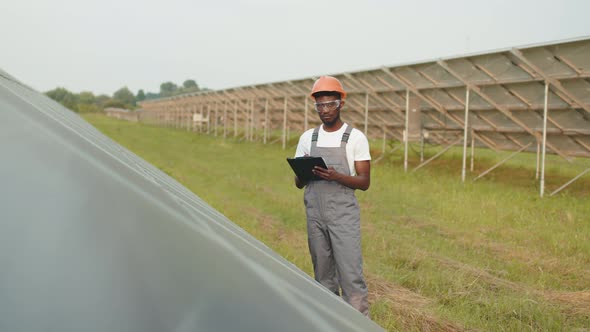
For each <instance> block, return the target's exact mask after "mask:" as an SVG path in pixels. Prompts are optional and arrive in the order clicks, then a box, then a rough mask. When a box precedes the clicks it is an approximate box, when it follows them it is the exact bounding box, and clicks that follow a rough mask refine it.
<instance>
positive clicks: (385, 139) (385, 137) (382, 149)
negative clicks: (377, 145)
mask: <svg viewBox="0 0 590 332" xmlns="http://www.w3.org/2000/svg"><path fill="white" fill-rule="evenodd" d="M386 141H387V133H386V132H385V127H383V145H382V146H381V155H384V154H385V142H386Z"/></svg>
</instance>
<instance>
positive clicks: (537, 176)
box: [535, 138, 541, 180]
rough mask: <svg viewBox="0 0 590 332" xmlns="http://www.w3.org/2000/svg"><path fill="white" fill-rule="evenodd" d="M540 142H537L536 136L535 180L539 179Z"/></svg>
mask: <svg viewBox="0 0 590 332" xmlns="http://www.w3.org/2000/svg"><path fill="white" fill-rule="evenodd" d="M540 157H541V142H539V138H537V167H536V168H535V180H539V166H540V163H541V159H540Z"/></svg>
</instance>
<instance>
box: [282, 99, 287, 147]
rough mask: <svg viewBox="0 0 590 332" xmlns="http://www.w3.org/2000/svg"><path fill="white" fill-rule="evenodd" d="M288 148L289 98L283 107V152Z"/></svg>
mask: <svg viewBox="0 0 590 332" xmlns="http://www.w3.org/2000/svg"><path fill="white" fill-rule="evenodd" d="M286 148H287V97H285V104H284V106H283V150H285V149H286Z"/></svg>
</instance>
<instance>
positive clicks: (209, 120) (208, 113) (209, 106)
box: [207, 104, 211, 135]
mask: <svg viewBox="0 0 590 332" xmlns="http://www.w3.org/2000/svg"><path fill="white" fill-rule="evenodd" d="M209 134H211V105H210V104H207V135H209Z"/></svg>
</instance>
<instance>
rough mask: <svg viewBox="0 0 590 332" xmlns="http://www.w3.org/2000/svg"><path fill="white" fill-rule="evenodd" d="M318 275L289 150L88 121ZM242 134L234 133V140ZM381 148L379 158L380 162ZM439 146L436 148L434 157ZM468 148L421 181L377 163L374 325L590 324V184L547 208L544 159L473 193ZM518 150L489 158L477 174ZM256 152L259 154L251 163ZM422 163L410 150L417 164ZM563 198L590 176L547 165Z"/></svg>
mask: <svg viewBox="0 0 590 332" xmlns="http://www.w3.org/2000/svg"><path fill="white" fill-rule="evenodd" d="M84 117H85V119H87V120H88V121H89V122H90V123H92V124H93V125H95V126H96V127H97V128H99V129H100V130H101V131H103V132H104V133H105V134H106V135H108V136H110V137H111V138H113V139H115V140H116V141H118V142H119V143H120V144H122V145H124V146H126V147H127V148H129V149H130V150H131V151H133V152H135V153H136V154H138V155H139V156H141V157H142V158H144V159H146V160H147V161H149V162H150V163H152V164H154V165H155V166H157V167H158V168H160V169H162V170H163V171H165V172H166V173H168V174H169V175H170V176H172V177H174V178H176V179H177V180H179V181H180V182H181V183H183V184H184V185H185V186H186V187H188V188H189V189H190V190H192V191H193V192H195V193H196V194H197V195H198V196H200V197H201V198H202V199H203V200H205V201H207V202H208V203H209V204H210V205H212V206H213V207H214V208H216V209H217V210H219V211H220V212H221V213H223V214H224V215H226V216H227V217H228V218H229V219H231V220H232V221H234V222H235V223H236V224H238V225H239V226H241V227H242V228H244V229H245V230H246V231H248V232H249V233H251V234H252V235H253V236H255V237H256V238H258V239H259V240H261V241H263V242H264V243H266V244H267V245H268V246H269V247H271V248H272V249H274V250H275V251H277V252H278V253H279V254H281V255H282V256H283V257H285V258H286V259H288V260H289V261H291V262H293V263H294V264H296V265H297V266H299V267H300V268H301V269H302V270H304V271H305V272H307V273H309V274H311V271H312V269H311V262H310V259H309V255H308V251H307V240H306V233H305V232H306V227H305V211H304V207H303V198H302V196H303V193H302V191H300V190H298V189H296V188H295V186H294V185H293V176H292V174H291V170H290V168H289V166H288V164H287V163H286V162H285V158H286V157H290V156H292V155H293V154H294V150H295V146H294V145H295V144H296V142H297V138H296V137H294V136H295V135H291V139H290V140H289V144H288V148H287V149H286V150H282V149H281V144H280V143H281V141H280V140H279V143H278V144H267V145H262V144H261V143H252V142H247V141H245V140H241V141H240V140H236V139H233V137H232V138H228V139H225V140H224V139H223V138H222V137H219V136H218V137H212V136H207V135H199V134H197V133H190V132H187V131H183V130H176V129H172V128H158V127H152V126H148V125H143V124H135V123H128V122H122V121H118V120H113V119H110V118H106V117H104V116H99V115H85V116H84ZM229 136H230V137H231V135H229ZM372 146H377V147H379V148H378V149H376V150H374V151H373V155H374V157H376V156H377V155H378V154H379V151H380V147H381V143H380V142H375V143H374V144H372ZM436 149H437V148H436V147H428V148H427V149H426V151H427V155H428V156H429V155H433V154H434V153H435V152H436ZM461 152H462V151H461V149H451V150H450V151H449V152H448V153H447V154H445V155H444V156H443V158H441V159H439V160H436V161H435V162H433V164H432V165H428V166H427V167H425V168H424V169H421V170H419V171H417V172H415V173H404V171H403V152H397V153H394V154H391V155H387V156H386V157H385V158H383V160H381V161H380V162H379V163H377V164H374V165H373V167H372V178H371V188H370V189H369V190H368V191H366V192H358V193H357V197H358V198H359V202H360V204H361V209H362V231H363V251H364V259H365V270H366V274H367V277H368V280H369V287H370V291H371V302H372V307H371V317H372V318H373V320H375V321H376V322H377V323H378V324H380V325H381V326H383V327H384V328H386V329H387V330H400V331H407V330H427V329H430V330H453V329H479V330H486V331H563V330H566V331H567V330H570V331H571V330H584V329H587V328H588V327H590V318H589V317H590V217H589V216H590V199H589V198H588V197H589V188H590V180H589V176H585V177H583V178H582V179H580V180H578V182H577V183H575V185H572V187H571V188H570V189H568V190H566V191H564V192H563V193H560V194H558V195H556V196H553V197H545V198H539V195H538V181H536V180H535V156H534V154H521V155H519V156H517V157H516V158H515V159H513V160H511V161H510V162H509V163H507V164H506V165H503V166H501V167H500V168H498V169H496V170H494V171H493V172H492V173H490V174H489V175H488V176H487V177H485V178H483V179H481V180H479V181H477V182H472V181H471V179H472V178H473V177H475V176H474V175H472V174H470V175H469V179H468V181H467V182H466V183H465V184H463V183H461V180H460V175H461ZM507 154H509V153H493V151H489V150H485V149H478V150H476V164H475V165H476V170H475V172H474V173H475V174H479V173H480V172H482V171H483V170H485V169H487V168H488V167H490V166H492V165H493V164H494V163H495V162H497V161H499V160H501V159H502V158H503V156H506V155H507ZM247 156H256V158H245V157H247ZM418 159H419V157H418V156H417V155H415V154H411V165H412V166H415V165H417V164H418ZM547 165H548V168H547V175H546V178H547V185H548V187H551V189H554V188H556V187H558V186H559V185H561V184H562V183H564V182H565V181H567V180H569V179H570V178H571V177H573V176H575V175H576V174H577V173H579V171H581V170H583V169H585V168H587V167H590V165H589V161H588V160H584V159H577V160H576V161H575V162H574V163H572V164H570V163H568V162H566V161H564V160H561V159H560V158H559V157H557V156H549V157H548V164H547Z"/></svg>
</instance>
